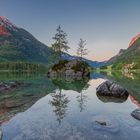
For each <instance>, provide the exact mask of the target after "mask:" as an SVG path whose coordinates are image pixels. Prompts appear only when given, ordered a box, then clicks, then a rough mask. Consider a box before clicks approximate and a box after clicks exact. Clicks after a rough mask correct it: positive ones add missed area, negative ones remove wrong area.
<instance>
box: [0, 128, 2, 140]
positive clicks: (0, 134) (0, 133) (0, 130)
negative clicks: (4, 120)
mask: <svg viewBox="0 0 140 140" xmlns="http://www.w3.org/2000/svg"><path fill="white" fill-rule="evenodd" d="M1 139H2V129H1V128H0V140H1Z"/></svg>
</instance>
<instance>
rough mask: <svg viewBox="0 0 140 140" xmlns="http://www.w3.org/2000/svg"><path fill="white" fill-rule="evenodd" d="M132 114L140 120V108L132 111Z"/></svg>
mask: <svg viewBox="0 0 140 140" xmlns="http://www.w3.org/2000/svg"><path fill="white" fill-rule="evenodd" d="M131 116H133V117H134V118H135V119H137V120H139V121H140V108H138V109H136V110H134V111H133V112H132V113H131Z"/></svg>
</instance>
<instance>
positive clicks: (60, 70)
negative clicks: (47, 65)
mask: <svg viewBox="0 0 140 140" xmlns="http://www.w3.org/2000/svg"><path fill="white" fill-rule="evenodd" d="M89 75H90V71H89V65H88V64H87V63H86V62H84V61H81V60H78V59H75V60H60V61H59V62H58V63H57V64H55V65H53V67H52V68H51V69H50V70H49V72H48V77H58V76H69V77H75V78H78V77H89Z"/></svg>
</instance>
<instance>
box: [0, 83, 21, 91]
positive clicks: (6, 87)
mask: <svg viewBox="0 0 140 140" xmlns="http://www.w3.org/2000/svg"><path fill="white" fill-rule="evenodd" d="M22 84H23V83H20V82H17V81H13V82H7V83H5V82H1V83H0V92H3V91H7V90H11V89H14V88H18V87H19V86H21V85H22Z"/></svg>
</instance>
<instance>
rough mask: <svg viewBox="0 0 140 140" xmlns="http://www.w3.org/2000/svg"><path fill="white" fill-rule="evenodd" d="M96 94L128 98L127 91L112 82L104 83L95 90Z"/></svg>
mask: <svg viewBox="0 0 140 140" xmlns="http://www.w3.org/2000/svg"><path fill="white" fill-rule="evenodd" d="M96 92H97V94H98V95H100V96H113V97H118V98H119V97H128V95H129V93H128V91H127V90H126V89H125V88H123V87H121V86H120V85H118V84H117V83H115V82H112V81H105V82H104V83H102V84H101V85H99V86H98V87H97V88H96Z"/></svg>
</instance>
